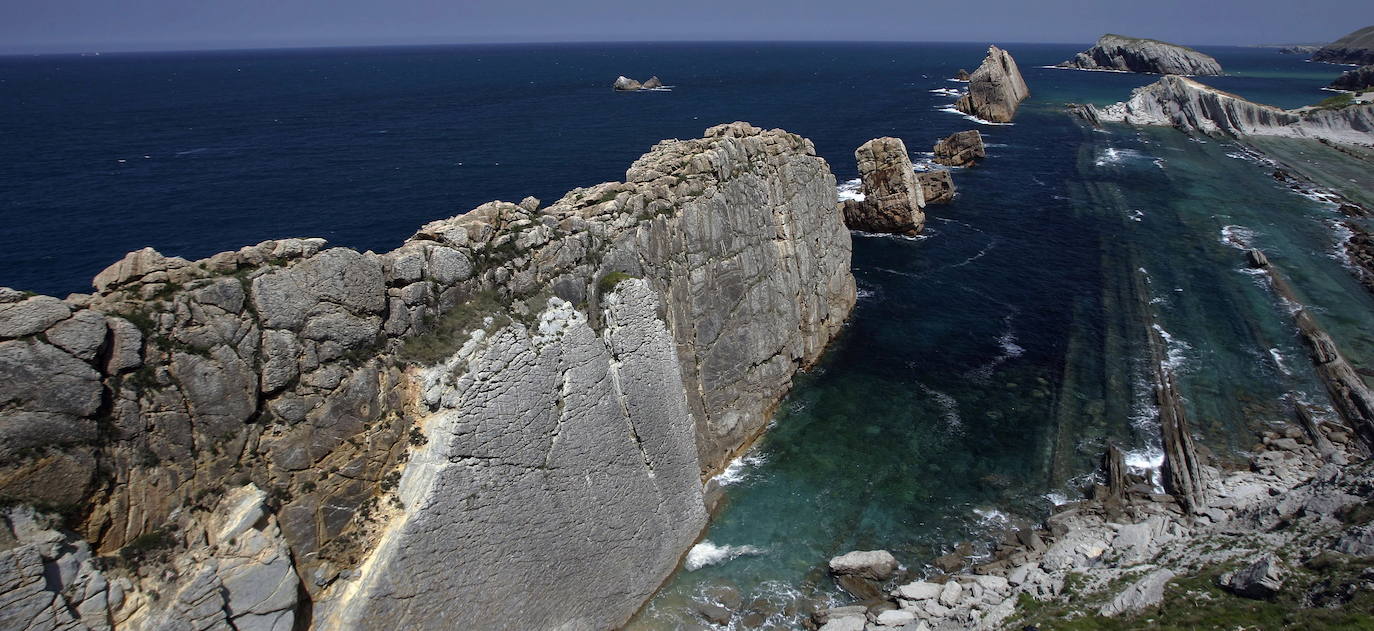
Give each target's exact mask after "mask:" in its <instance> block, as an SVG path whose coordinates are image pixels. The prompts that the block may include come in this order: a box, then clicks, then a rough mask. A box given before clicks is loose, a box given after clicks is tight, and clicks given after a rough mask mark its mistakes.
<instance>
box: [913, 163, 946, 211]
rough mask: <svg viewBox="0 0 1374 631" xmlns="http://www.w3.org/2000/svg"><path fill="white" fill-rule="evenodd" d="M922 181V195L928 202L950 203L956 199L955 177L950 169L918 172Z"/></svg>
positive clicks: (918, 178) (919, 180) (919, 179)
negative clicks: (950, 172) (951, 174)
mask: <svg viewBox="0 0 1374 631" xmlns="http://www.w3.org/2000/svg"><path fill="white" fill-rule="evenodd" d="M916 181H918V182H920V183H921V196H922V197H924V198H925V201H926V203H927V204H948V203H950V202H952V201H954V178H953V177H952V176H950V174H949V171H946V170H944V169H937V170H935V171H922V172H921V173H917V174H916Z"/></svg>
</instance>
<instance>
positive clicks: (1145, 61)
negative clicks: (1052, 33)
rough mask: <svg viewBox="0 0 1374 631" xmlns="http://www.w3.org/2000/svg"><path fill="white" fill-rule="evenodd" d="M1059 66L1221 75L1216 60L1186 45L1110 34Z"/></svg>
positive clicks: (1154, 72) (1081, 68)
mask: <svg viewBox="0 0 1374 631" xmlns="http://www.w3.org/2000/svg"><path fill="white" fill-rule="evenodd" d="M1059 67H1060V68H1077V69H1080V70H1120V71H1123V72H1144V73H1152V74H1181V75H1219V74H1221V72H1222V71H1221V64H1219V63H1217V60H1216V59H1213V58H1212V57H1210V56H1208V55H1205V54H1203V53H1200V52H1198V51H1196V50H1193V49H1191V48H1188V47H1186V46H1179V45H1177V44H1170V43H1168V42H1161V41H1158V40H1153V39H1141V38H1138V37H1126V36H1123V35H1113V34H1110V33H1109V34H1107V35H1103V36H1102V37H1101V38H1099V39H1098V40H1097V43H1096V44H1094V45H1093V47H1092V48H1089V49H1088V50H1086V51H1084V52H1081V53H1078V55H1076V56H1074V58H1073V59H1070V60H1068V61H1066V62H1063V63H1061V64H1059Z"/></svg>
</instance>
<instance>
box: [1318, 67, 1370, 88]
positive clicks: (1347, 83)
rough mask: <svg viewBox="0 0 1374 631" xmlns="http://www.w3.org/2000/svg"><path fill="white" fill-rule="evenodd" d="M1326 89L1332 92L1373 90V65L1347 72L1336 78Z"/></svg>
mask: <svg viewBox="0 0 1374 631" xmlns="http://www.w3.org/2000/svg"><path fill="white" fill-rule="evenodd" d="M1328 87H1330V88H1331V89H1332V90H1345V91H1347V92H1363V91H1366V90H1371V89H1374V65H1369V66H1360V67H1359V68H1356V69H1354V70H1348V71H1346V72H1344V73H1342V74H1341V76H1339V77H1336V80H1335V81H1332V82H1331V85H1330V86H1328Z"/></svg>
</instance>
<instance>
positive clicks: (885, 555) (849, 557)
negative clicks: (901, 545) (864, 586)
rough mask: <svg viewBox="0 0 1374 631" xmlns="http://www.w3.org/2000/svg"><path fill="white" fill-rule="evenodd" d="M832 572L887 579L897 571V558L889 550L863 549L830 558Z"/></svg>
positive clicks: (879, 579) (873, 578)
mask: <svg viewBox="0 0 1374 631" xmlns="http://www.w3.org/2000/svg"><path fill="white" fill-rule="evenodd" d="M830 573H831V574H834V575H836V576H858V577H860V578H867V579H871V580H875V581H885V580H887V579H889V578H892V576H893V575H894V574H896V573H897V559H896V558H894V557H893V556H892V553H891V552H888V551H887V550H861V551H854V552H850V553H848V554H842V555H840V556H837V557H835V558H833V559H830Z"/></svg>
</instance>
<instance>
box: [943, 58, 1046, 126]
mask: <svg viewBox="0 0 1374 631" xmlns="http://www.w3.org/2000/svg"><path fill="white" fill-rule="evenodd" d="M1029 96H1030V88H1027V87H1026V80H1025V79H1023V78H1021V71H1020V69H1018V68H1017V67H1016V60H1015V59H1012V57H1011V53H1008V52H1007V51H1005V50H1002V49H1000V48H998V47H996V46H989V47H988V56H987V57H986V58H985V59H983V63H982V65H980V66H978V69H977V70H974V71H973V74H971V75H969V83H968V93H967V94H965V95H964V96H963V97H961V98H960V99H959V101H958V102H957V103H955V104H954V107H955V109H957V110H959V111H960V112H963V113H965V114H968V115H970V116H973V117H976V118H980V119H982V120H985V121H989V122H993V123H1009V122H1011V119H1012V118H1015V116H1016V108H1017V107H1019V106H1020V105H1021V102H1022V101H1024V100H1026V98H1027V97H1029Z"/></svg>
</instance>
